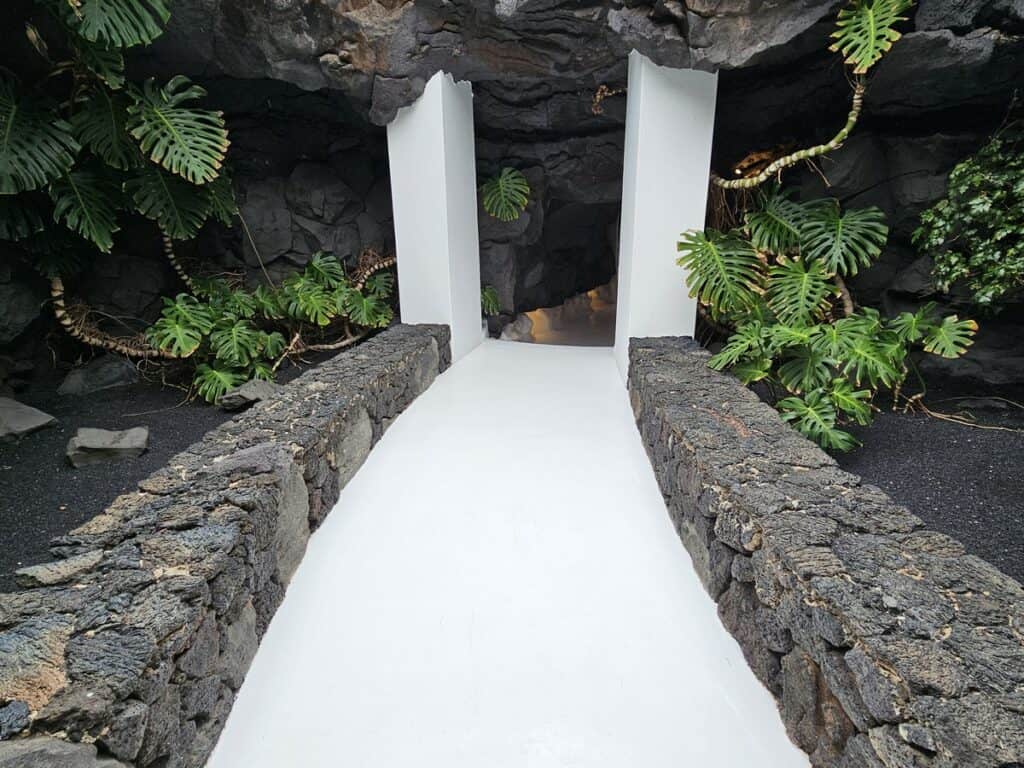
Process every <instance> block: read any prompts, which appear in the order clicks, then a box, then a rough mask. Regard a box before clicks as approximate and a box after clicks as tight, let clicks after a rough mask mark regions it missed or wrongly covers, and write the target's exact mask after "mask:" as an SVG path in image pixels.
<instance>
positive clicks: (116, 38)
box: [64, 0, 171, 48]
mask: <svg viewBox="0 0 1024 768" xmlns="http://www.w3.org/2000/svg"><path fill="white" fill-rule="evenodd" d="M64 8H65V13H64V18H65V21H66V22H67V23H68V25H69V26H70V27H71V28H72V29H73V30H74V31H75V32H77V33H78V34H79V35H81V36H82V37H84V38H85V39H86V40H89V41H91V42H94V43H100V44H102V45H103V46H104V47H106V48H130V47H132V46H134V45H144V44H146V43H151V42H153V41H154V40H156V39H157V38H158V37H160V35H161V34H163V31H164V24H166V23H167V20H168V19H169V18H170V17H171V12H170V10H169V9H168V7H167V3H166V2H165V0H75V2H73V3H71V2H69V3H67V4H66V5H65V6H64Z"/></svg>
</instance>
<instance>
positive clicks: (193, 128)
mask: <svg viewBox="0 0 1024 768" xmlns="http://www.w3.org/2000/svg"><path fill="white" fill-rule="evenodd" d="M134 95H135V100H134V103H133V104H131V105H130V106H129V107H128V116H129V117H128V132H129V133H130V134H131V135H132V137H133V138H135V139H136V140H137V141H138V142H139V148H140V149H142V151H143V152H144V153H146V154H147V155H148V156H149V159H150V160H152V161H153V162H154V163H157V164H159V165H161V166H163V167H164V168H165V169H166V170H168V171H170V172H171V173H174V174H177V175H178V176H181V177H182V178H183V179H186V180H188V181H190V182H192V183H193V184H206V183H207V182H210V181H213V180H214V179H216V178H217V175H218V174H219V173H220V167H221V165H222V164H223V163H224V155H225V154H226V153H227V151H228V144H229V142H228V131H227V128H225V127H224V116H223V115H222V114H221V113H220V112H212V111H210V110H208V109H196V108H193V107H186V106H183V105H185V104H187V103H188V102H191V101H195V100H197V99H201V98H202V97H204V96H205V95H206V91H205V90H204V89H203V88H200V87H199V86H198V85H192V84H191V83H190V82H189V79H188V78H187V77H183V76H182V75H178V76H177V77H174V78H172V79H171V81H170V82H169V83H167V85H166V86H163V87H160V86H158V85H157V84H156V82H155V81H153V80H147V81H146V83H145V85H143V87H142V90H141V91H138V90H136V92H135V94H134Z"/></svg>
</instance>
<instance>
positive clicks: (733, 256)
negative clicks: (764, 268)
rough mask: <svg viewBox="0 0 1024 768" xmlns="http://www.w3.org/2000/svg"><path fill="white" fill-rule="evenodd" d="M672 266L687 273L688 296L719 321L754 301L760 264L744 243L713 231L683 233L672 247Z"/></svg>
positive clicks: (747, 244)
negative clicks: (674, 256)
mask: <svg viewBox="0 0 1024 768" xmlns="http://www.w3.org/2000/svg"><path fill="white" fill-rule="evenodd" d="M676 248H677V250H678V251H679V253H680V254H681V255H680V256H679V258H678V259H677V260H676V264H678V265H679V266H681V267H683V269H686V270H689V274H687V276H686V285H687V286H688V287H689V288H690V295H691V296H694V297H696V298H697V299H699V300H700V301H701V303H703V304H706V305H707V306H708V307H709V308H710V310H711V314H712V315H713V316H715V317H721V316H722V315H724V314H727V313H729V312H734V311H738V310H743V309H746V308H747V307H749V306H751V305H752V304H754V303H755V302H756V300H757V288H758V283H759V282H760V268H761V262H760V261H758V258H757V254H756V253H755V252H754V249H753V248H752V247H751V246H750V243H748V242H747V241H746V240H744V239H743V238H741V237H738V236H736V235H735V234H733V233H727V234H723V233H721V232H718V231H716V230H713V229H709V230H708V231H707V232H706V233H705V232H700V231H698V230H691V231H689V232H684V233H683V234H682V236H681V237H680V239H679V243H678V245H677V246H676Z"/></svg>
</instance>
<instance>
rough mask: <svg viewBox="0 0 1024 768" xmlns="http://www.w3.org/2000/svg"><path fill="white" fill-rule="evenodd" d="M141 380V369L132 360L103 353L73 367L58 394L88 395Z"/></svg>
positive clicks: (58, 389)
mask: <svg viewBox="0 0 1024 768" xmlns="http://www.w3.org/2000/svg"><path fill="white" fill-rule="evenodd" d="M138 380H139V369H138V368H136V367H135V366H134V365H132V363H131V361H129V360H127V359H125V358H123V357H119V356H117V355H103V356H101V357H97V358H95V359H94V360H90V361H89V362H88V363H87V364H86V365H83V366H82V367H81V368H75V369H73V370H72V371H71V372H70V373H69V374H68V375H67V376H65V377H64V381H62V382H61V384H60V387H58V388H57V394H58V395H87V394H89V393H90V392H100V391H102V390H104V389H113V388H115V387H127V386H129V385H130V384H134V383H135V382H136V381H138Z"/></svg>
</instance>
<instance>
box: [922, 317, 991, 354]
mask: <svg viewBox="0 0 1024 768" xmlns="http://www.w3.org/2000/svg"><path fill="white" fill-rule="evenodd" d="M977 330H978V324H977V323H976V322H974V321H973V320H961V319H959V318H958V317H957V316H956V315H948V316H946V317H944V318H942V320H941V321H940V322H938V323H936V324H935V325H934V326H933V327H932V328H930V329H929V331H928V333H927V335H926V336H925V339H924V351H925V352H931V353H932V354H934V355H941V356H942V357H949V358H953V357H960V355H962V354H963V353H964V352H966V351H967V348H968V347H969V346H971V344H973V343H974V334H975V333H976V332H977Z"/></svg>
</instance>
